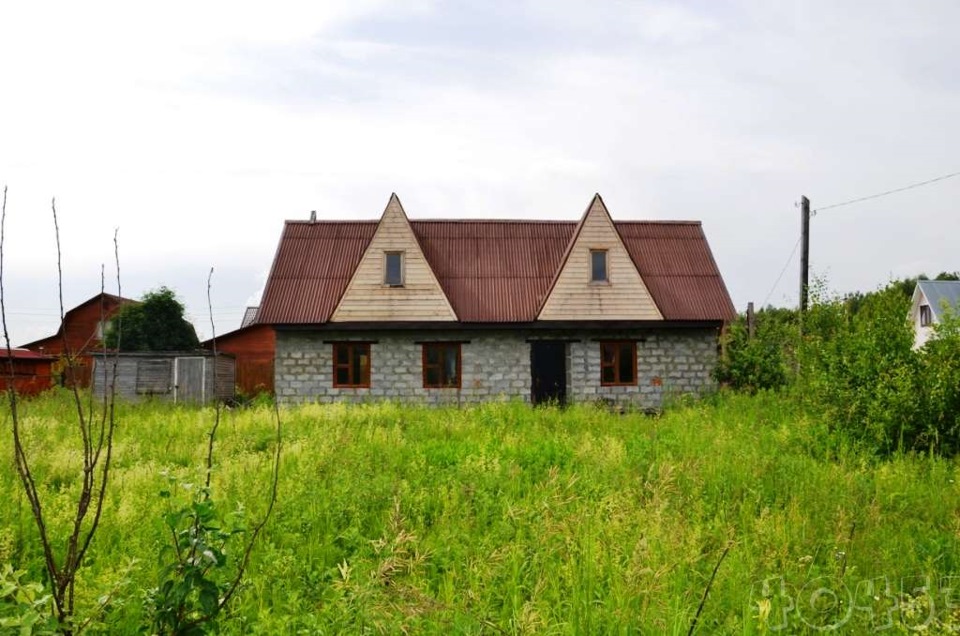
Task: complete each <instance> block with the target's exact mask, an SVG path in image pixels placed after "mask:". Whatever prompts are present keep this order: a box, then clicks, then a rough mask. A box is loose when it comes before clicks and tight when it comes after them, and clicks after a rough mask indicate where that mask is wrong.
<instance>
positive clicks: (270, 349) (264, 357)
mask: <svg viewBox="0 0 960 636" xmlns="http://www.w3.org/2000/svg"><path fill="white" fill-rule="evenodd" d="M216 341H217V352H218V353H229V354H232V355H233V356H234V358H235V359H236V370H237V371H236V374H237V375H236V381H237V390H238V391H239V392H240V393H242V394H244V395H248V396H249V395H256V394H257V393H270V394H272V393H273V359H274V356H275V355H276V349H277V338H276V335H275V332H274V330H273V327H272V326H271V325H249V326H246V327H241V328H240V329H237V330H235V331H231V332H230V333H226V334H223V335H222V336H217V338H216ZM201 346H202V347H203V348H204V349H207V350H211V351H212V350H213V340H212V339H211V340H207V341H205V342H202V343H201Z"/></svg>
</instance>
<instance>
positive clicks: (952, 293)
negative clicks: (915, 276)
mask: <svg viewBox="0 0 960 636" xmlns="http://www.w3.org/2000/svg"><path fill="white" fill-rule="evenodd" d="M917 285H919V286H920V289H921V290H922V291H923V295H924V296H926V297H927V300H928V301H929V302H930V309H931V311H933V315H934V316H936V317H937V320H940V319H941V317H942V316H941V315H942V314H943V306H944V305H946V306H947V307H950V308H952V309H954V310H956V309H960V281H956V280H919V281H917Z"/></svg>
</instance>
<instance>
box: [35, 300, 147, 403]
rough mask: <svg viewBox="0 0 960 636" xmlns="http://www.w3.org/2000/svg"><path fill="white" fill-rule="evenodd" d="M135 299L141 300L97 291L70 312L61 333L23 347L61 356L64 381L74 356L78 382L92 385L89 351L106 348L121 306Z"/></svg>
mask: <svg viewBox="0 0 960 636" xmlns="http://www.w3.org/2000/svg"><path fill="white" fill-rule="evenodd" d="M135 302H137V301H135V300H130V299H129V298H121V297H120V296H114V295H113V294H107V293H100V294H97V295H96V296H94V297H93V298H90V299H89V300H86V301H84V302H82V303H80V304H79V305H77V306H76V307H74V308H73V309H71V310H69V311H67V312H66V313H65V314H64V316H63V322H62V323H61V324H60V328H59V329H58V330H57V333H55V334H54V335H52V336H48V337H46V338H42V339H40V340H35V341H33V342H29V343H27V344H25V345H23V348H24V349H29V350H30V351H33V352H36V353H38V354H41V355H43V356H49V357H51V358H58V359H59V361H58V362H57V363H56V365H55V366H56V367H59V368H60V369H59V370H60V372H61V373H63V375H61V377H59V378H58V379H57V381H58V382H60V383H65V382H66V380H67V374H68V372H66V371H65V369H67V368H69V366H70V365H69V364H68V362H69V360H70V359H71V358H72V359H73V367H74V368H75V373H76V378H77V383H78V385H79V386H81V387H88V386H90V371H91V369H92V368H93V366H92V362H91V360H90V356H89V354H90V353H91V352H93V351H96V350H98V349H101V348H102V347H103V334H104V332H105V331H106V329H107V327H108V325H109V323H110V320H111V319H112V318H113V316H114V315H115V314H116V313H117V311H118V310H119V309H120V307H122V306H123V305H125V304H127V303H135ZM54 375H60V373H57V369H54Z"/></svg>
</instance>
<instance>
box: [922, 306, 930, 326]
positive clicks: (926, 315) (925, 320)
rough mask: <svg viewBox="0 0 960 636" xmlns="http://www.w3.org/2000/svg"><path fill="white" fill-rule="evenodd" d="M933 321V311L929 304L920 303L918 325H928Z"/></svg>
mask: <svg viewBox="0 0 960 636" xmlns="http://www.w3.org/2000/svg"><path fill="white" fill-rule="evenodd" d="M932 323H933V313H932V312H931V311H930V305H920V326H921V327H929V326H930V325H931V324H932Z"/></svg>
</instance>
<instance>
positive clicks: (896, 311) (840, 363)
mask: <svg viewBox="0 0 960 636" xmlns="http://www.w3.org/2000/svg"><path fill="white" fill-rule="evenodd" d="M908 309H909V298H908V297H906V296H904V295H903V294H902V293H901V292H900V290H899V289H898V288H897V286H896V285H891V286H889V287H887V288H885V289H884V290H882V291H880V292H877V293H874V294H870V295H869V296H867V297H865V299H864V300H863V302H862V303H861V304H860V307H859V309H858V310H857V311H856V313H854V312H853V311H851V309H850V307H849V306H848V305H847V304H846V303H844V302H843V301H840V300H825V299H823V298H822V297H820V298H817V299H816V301H815V302H814V303H813V304H812V305H811V307H810V310H809V312H808V314H807V315H806V316H805V317H804V323H803V338H804V339H803V343H802V347H801V352H802V354H801V358H800V365H801V370H802V372H801V382H800V390H801V391H802V394H803V396H804V399H805V400H806V401H807V402H808V403H809V404H811V405H814V406H815V408H817V409H818V410H820V411H821V412H822V414H823V416H824V417H825V418H826V420H827V421H828V422H829V424H830V425H831V427H832V428H833V429H834V430H836V431H839V432H840V433H841V434H843V435H847V436H849V437H850V438H851V439H853V440H856V441H858V442H862V443H865V444H867V445H868V446H870V447H871V448H874V449H877V450H879V451H881V452H890V451H893V450H897V449H901V448H902V449H907V450H909V449H913V448H916V447H918V446H922V445H923V444H924V435H923V430H922V427H921V426H919V422H918V417H917V416H918V413H917V411H916V408H915V407H916V404H917V395H918V394H917V389H918V376H917V356H916V353H915V352H914V351H913V338H914V336H913V331H912V329H911V327H910V325H909V323H908V322H907V320H906V316H907V311H908Z"/></svg>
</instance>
